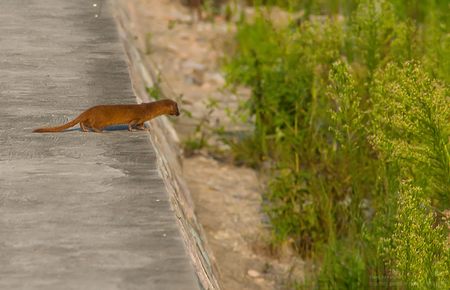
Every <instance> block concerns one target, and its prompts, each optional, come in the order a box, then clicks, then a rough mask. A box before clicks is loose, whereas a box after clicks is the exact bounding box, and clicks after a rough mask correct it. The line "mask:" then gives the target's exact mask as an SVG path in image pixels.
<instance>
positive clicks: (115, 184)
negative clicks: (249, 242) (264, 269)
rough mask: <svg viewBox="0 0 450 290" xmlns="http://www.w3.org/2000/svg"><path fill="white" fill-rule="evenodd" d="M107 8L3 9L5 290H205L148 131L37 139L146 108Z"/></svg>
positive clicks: (0, 272)
mask: <svg viewBox="0 0 450 290" xmlns="http://www.w3.org/2000/svg"><path fill="white" fill-rule="evenodd" d="M102 2H103V1H100V0H99V1H90V0H79V1H78V0H77V1H74V0H1V1H0V289H8V290H10V289H46V290H47V289H95V290H99V289H158V290H159V289H198V288H199V286H198V283H197V280H196V276H195V274H194V271H193V268H192V266H191V263H190V261H189V258H188V257H187V255H186V251H185V246H184V244H183V241H182V239H181V236H180V232H179V229H178V228H177V225H176V220H175V216H174V214H173V212H172V211H171V209H170V205H169V201H168V196H167V194H166V190H165V187H164V184H163V182H162V180H161V178H160V176H159V174H158V170H157V168H156V164H155V157H156V156H155V153H154V150H153V149H152V147H151V144H150V143H149V141H148V135H147V133H146V132H133V133H130V132H128V131H127V130H126V128H125V127H119V128H115V129H116V130H110V131H107V132H105V133H102V134H97V133H83V132H81V131H79V129H78V127H77V128H76V129H75V130H72V131H69V132H64V133H55V134H36V133H31V131H32V129H33V128H36V127H41V126H45V125H56V124H59V123H62V122H64V121H66V120H68V119H71V118H73V117H75V116H76V115H78V114H79V113H80V112H82V111H83V110H84V109H86V108H88V107H90V106H93V105H96V104H105V103H132V102H135V99H134V97H132V96H133V92H132V89H131V84H130V80H129V75H128V71H127V67H126V63H125V56H124V54H123V51H122V47H121V44H120V43H119V40H118V37H117V33H116V28H115V24H114V22H113V19H112V16H111V12H110V7H109V6H110V5H109V4H110V3H109V2H106V3H102ZM108 3H109V4H108ZM94 4H96V5H94ZM96 15H97V17H96Z"/></svg>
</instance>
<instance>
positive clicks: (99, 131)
mask: <svg viewBox="0 0 450 290" xmlns="http://www.w3.org/2000/svg"><path fill="white" fill-rule="evenodd" d="M91 129H92V131H94V132H95V133H102V132H103V128H95V127H91Z"/></svg>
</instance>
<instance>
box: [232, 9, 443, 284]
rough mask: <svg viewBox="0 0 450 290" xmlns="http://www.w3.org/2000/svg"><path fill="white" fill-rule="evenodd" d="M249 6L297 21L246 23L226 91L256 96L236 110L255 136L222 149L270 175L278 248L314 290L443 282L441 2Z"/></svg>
mask: <svg viewBox="0 0 450 290" xmlns="http://www.w3.org/2000/svg"><path fill="white" fill-rule="evenodd" d="M255 3H256V5H262V4H270V5H277V4H278V5H279V6H281V7H284V8H287V9H288V10H290V11H294V10H298V9H303V10H305V12H306V13H305V16H303V18H301V19H293V21H292V23H290V24H289V25H287V26H286V27H280V26H276V25H275V24H273V23H272V22H271V21H270V20H269V19H268V18H266V17H265V15H264V13H262V12H261V13H259V14H258V13H257V15H256V17H254V18H253V19H252V20H245V19H244V20H242V21H241V22H240V23H239V24H238V30H237V33H236V38H235V39H236V41H235V47H234V51H233V52H231V53H230V57H229V59H228V62H227V64H226V72H227V77H228V81H229V82H230V84H233V85H244V86H248V87H250V88H251V89H252V95H251V98H250V99H249V100H248V101H247V102H246V103H245V104H243V106H242V107H241V108H240V112H243V114H245V115H246V116H247V115H248V116H250V120H251V123H252V125H253V130H252V131H251V132H250V133H249V134H248V135H247V136H245V137H244V138H240V139H239V140H241V141H239V140H235V139H229V140H228V142H229V143H230V144H231V148H232V149H233V150H234V153H235V155H236V156H237V158H238V159H239V160H241V162H244V163H246V164H249V165H250V166H253V167H256V168H258V167H262V166H263V165H264V167H267V164H269V166H270V171H269V175H270V176H269V177H270V178H269V182H268V184H267V190H266V193H265V195H264V199H265V203H264V207H265V212H266V213H267V215H268V216H269V218H270V222H271V228H272V232H273V241H274V243H275V244H277V243H280V244H281V243H282V242H283V241H286V240H290V241H292V244H293V246H294V247H295V249H296V250H297V252H298V253H299V255H302V256H304V257H307V258H310V259H311V260H312V261H314V262H315V263H317V264H318V265H319V270H318V271H316V272H315V273H311V277H310V279H309V282H310V283H311V284H312V285H315V286H314V287H317V288H320V289H370V288H376V287H381V288H383V289H389V288H401V289H439V288H440V287H442V285H450V275H449V270H448V269H450V267H448V266H449V265H450V264H449V257H450V256H449V246H448V241H447V240H446V236H447V235H448V221H447V224H445V223H446V222H442V221H438V219H437V218H436V216H437V214H438V213H439V212H440V211H442V210H445V209H449V208H450V198H449V197H450V154H449V152H450V151H449V150H450V106H449V105H450V104H449V86H448V84H449V83H448V82H449V74H450V72H449V69H450V64H449V59H450V51H449V47H450V46H449V35H450V34H449V20H448V19H447V18H448V17H447V18H446V16H445V15H446V11H447V14H448V5H447V4H445V1H413V2H412V3H410V2H407V1H375V0H362V1H343V2H337V1H310V2H308V1H267V2H256V1H255ZM338 14H339V17H338ZM310 16H311V17H310ZM313 16H314V17H313ZM319 16H320V17H319ZM413 226H414V228H413V229H411V231H409V232H405V229H406V228H411V227H413ZM432 265H434V267H432ZM300 284H301V283H300ZM300 284H299V286H298V287H300V288H301V287H302V286H301V285H300ZM378 289H379V288H378Z"/></svg>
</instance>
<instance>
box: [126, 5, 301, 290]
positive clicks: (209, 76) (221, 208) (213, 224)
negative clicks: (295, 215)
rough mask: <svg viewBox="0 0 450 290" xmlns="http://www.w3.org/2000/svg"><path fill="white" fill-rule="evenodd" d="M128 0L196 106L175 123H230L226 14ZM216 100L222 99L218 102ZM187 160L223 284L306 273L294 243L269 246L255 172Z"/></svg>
mask: <svg viewBox="0 0 450 290" xmlns="http://www.w3.org/2000/svg"><path fill="white" fill-rule="evenodd" d="M127 5H128V10H129V12H130V22H131V27H132V30H133V33H134V34H135V37H136V40H137V43H138V45H139V47H138V48H139V49H140V50H141V51H142V52H144V53H146V61H148V62H153V63H156V65H157V66H158V68H159V69H160V71H161V75H160V77H161V79H163V80H164V83H165V85H166V86H168V87H167V88H165V89H166V91H167V90H169V91H170V93H171V96H170V97H173V98H178V97H179V96H180V95H182V98H181V99H182V101H183V102H182V108H183V109H184V110H186V111H188V112H189V113H190V114H192V117H188V114H187V113H185V114H183V115H184V116H183V115H182V116H181V118H179V120H178V121H177V122H176V124H175V128H176V129H177V131H178V133H179V135H180V137H181V139H185V138H187V137H191V136H192V134H193V132H194V131H195V127H196V125H197V124H198V123H199V121H200V120H202V119H205V118H207V121H208V122H209V123H210V124H213V123H221V124H226V126H228V127H230V126H231V123H230V122H229V121H228V118H227V114H226V113H225V109H226V108H231V109H233V108H235V107H236V106H237V104H238V101H239V100H240V99H242V98H243V96H242V95H235V94H231V93H229V92H226V91H224V90H222V88H223V85H224V83H225V80H224V77H223V75H222V74H221V73H220V71H219V60H220V59H221V58H222V57H223V47H224V44H225V43H226V41H227V40H229V39H230V37H231V36H232V33H233V31H234V30H235V29H234V26H233V25H232V24H230V23H227V22H225V21H224V19H222V18H221V17H216V19H214V21H208V22H196V23H192V16H193V13H192V12H191V11H190V10H189V9H187V8H185V7H183V6H182V5H181V4H180V2H178V1H168V0H133V1H128V2H127ZM244 94H245V92H244ZM211 102H216V103H217V106H216V107H215V109H214V110H211V109H210V107H209V105H210V104H211ZM183 168H184V174H185V178H186V181H187V183H188V186H189V188H190V190H191V193H192V198H193V200H194V203H195V211H196V214H197V217H198V220H199V222H200V223H201V224H202V226H203V227H204V229H205V232H206V235H207V239H208V243H209V244H210V247H211V249H212V250H213V253H212V254H213V256H215V259H216V261H217V265H218V268H219V272H220V277H219V280H220V282H221V285H222V288H223V289H225V290H227V289H230V290H231V289H286V288H287V287H288V286H287V283H288V282H287V281H289V280H290V277H296V278H297V279H298V278H301V277H302V273H303V263H302V261H301V260H299V259H296V258H294V255H290V253H289V251H286V252H285V253H284V254H282V255H281V256H280V255H277V256H276V257H275V256H274V255H272V254H271V253H270V251H269V250H268V249H269V247H268V241H269V238H268V237H269V235H270V233H269V230H268V228H267V225H266V224H264V223H263V220H264V215H263V213H262V209H261V192H262V188H261V185H260V181H259V180H258V177H257V174H256V172H254V171H253V170H251V169H248V168H241V167H235V166H232V165H230V164H224V163H220V162H218V161H216V160H214V159H212V158H210V157H208V156H207V155H196V156H195V155H194V156H192V157H190V158H185V159H184V160H183ZM280 257H284V258H280Z"/></svg>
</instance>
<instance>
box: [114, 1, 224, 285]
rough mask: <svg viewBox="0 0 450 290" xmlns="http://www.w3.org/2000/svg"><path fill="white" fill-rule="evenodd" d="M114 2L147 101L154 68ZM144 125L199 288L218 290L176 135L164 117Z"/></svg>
mask: <svg viewBox="0 0 450 290" xmlns="http://www.w3.org/2000/svg"><path fill="white" fill-rule="evenodd" d="M114 4H115V14H116V15H115V18H116V22H117V24H118V25H117V26H118V30H119V35H120V38H121V39H122V41H123V45H124V49H125V52H126V54H127V56H128V62H129V63H128V65H129V70H130V75H131V78H132V82H133V88H134V91H135V94H136V96H137V98H138V100H137V101H138V102H139V103H140V102H149V101H150V99H149V96H148V94H147V90H146V88H150V87H153V86H154V85H155V84H156V83H158V82H159V73H158V69H157V68H156V66H155V65H153V64H152V63H148V62H146V61H145V57H144V56H143V55H142V53H141V52H140V51H139V50H138V49H137V48H136V46H135V44H134V38H133V36H132V35H131V34H130V29H129V27H128V26H127V24H128V23H130V21H129V16H128V13H127V9H126V7H124V3H123V1H121V0H116V1H115V2H114ZM158 84H159V83H158ZM166 87H167V86H166ZM161 89H162V93H163V95H164V97H169V96H170V94H169V93H168V92H167V90H165V89H164V86H162V88H161ZM147 125H148V126H149V127H150V132H151V133H150V134H149V137H150V140H151V142H152V143H153V145H154V148H155V150H156V152H157V161H158V168H159V172H160V174H161V176H162V178H163V180H164V183H165V186H166V188H167V192H168V193H169V195H170V201H171V205H172V208H173V210H174V211H175V214H176V216H177V220H178V224H179V227H180V230H181V233H182V236H183V239H184V241H185V245H186V247H187V252H188V254H189V256H190V257H191V260H192V263H193V266H194V268H195V271H196V274H197V277H198V280H199V283H200V285H201V287H202V288H203V289H220V285H219V282H218V279H217V276H218V275H219V272H218V269H217V266H216V264H215V261H214V260H213V259H211V257H212V255H211V254H210V253H211V251H210V250H209V248H208V245H207V242H206V238H205V234H204V232H203V229H202V227H201V225H200V224H199V223H198V222H197V219H196V216H195V213H194V204H193V202H192V199H191V194H190V192H189V189H188V187H187V185H186V182H185V181H184V179H183V177H182V167H181V158H180V155H181V150H180V148H179V138H178V135H177V133H176V131H175V130H174V128H173V126H172V124H171V123H170V121H169V120H168V119H167V118H166V117H161V118H158V119H155V120H152V121H151V122H148V124H147Z"/></svg>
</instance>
